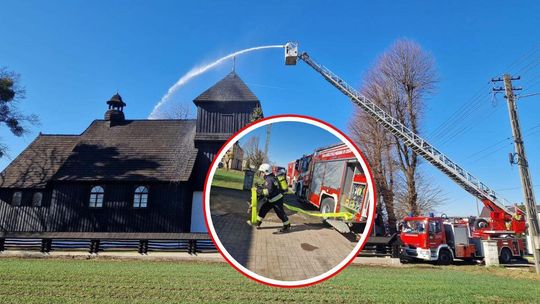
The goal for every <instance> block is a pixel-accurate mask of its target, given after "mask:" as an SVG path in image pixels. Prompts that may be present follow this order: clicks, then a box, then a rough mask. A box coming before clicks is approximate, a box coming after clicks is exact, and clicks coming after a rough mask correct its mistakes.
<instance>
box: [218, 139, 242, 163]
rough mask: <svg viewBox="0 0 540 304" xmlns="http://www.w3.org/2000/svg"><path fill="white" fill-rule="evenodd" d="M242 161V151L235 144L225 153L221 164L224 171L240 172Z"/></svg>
mask: <svg viewBox="0 0 540 304" xmlns="http://www.w3.org/2000/svg"><path fill="white" fill-rule="evenodd" d="M243 161H244V150H243V149H242V147H240V144H238V142H237V143H235V144H234V145H233V146H232V147H231V148H230V149H229V151H227V153H225V157H223V159H222V160H221V163H222V165H223V168H225V169H231V170H242V164H243Z"/></svg>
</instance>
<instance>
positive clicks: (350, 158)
mask: <svg viewBox="0 0 540 304" xmlns="http://www.w3.org/2000/svg"><path fill="white" fill-rule="evenodd" d="M294 164H295V168H294V170H295V171H296V172H298V174H297V180H296V184H295V186H294V190H295V194H296V195H297V197H298V198H299V199H300V200H302V201H306V202H308V203H310V204H312V205H313V206H315V207H317V208H319V210H320V211H321V213H334V212H349V213H351V214H352V215H353V216H352V221H351V223H349V224H353V223H365V221H366V219H367V216H368V209H369V204H368V199H369V196H368V188H367V180H366V176H365V175H364V172H363V171H362V167H361V166H360V163H359V162H358V160H357V159H356V156H355V155H354V153H353V152H352V151H351V149H349V147H348V146H347V145H346V144H344V143H340V144H336V145H332V146H329V147H324V148H319V149H317V150H315V152H314V153H313V154H310V155H304V156H303V157H302V158H300V159H298V160H296V161H295V162H294ZM344 230H345V229H344Z"/></svg>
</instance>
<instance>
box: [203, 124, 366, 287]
mask: <svg viewBox="0 0 540 304" xmlns="http://www.w3.org/2000/svg"><path fill="white" fill-rule="evenodd" d="M204 213H205V219H206V224H207V226H208V231H209V232H210V235H211V237H212V239H213V241H214V243H215V244H216V247H217V248H218V250H219V251H220V253H221V254H222V255H223V257H224V258H225V259H226V260H227V261H228V262H229V264H231V265H232V266H233V267H234V268H235V269H237V270H238V271H240V272H241V273H242V274H244V275H246V276H248V277H249V278H251V279H254V280H256V281H258V282H262V283H265V284H269V285H273V286H281V287H300V286H307V285H311V284H315V283H318V282H321V281H323V280H325V279H327V278H329V277H331V276H333V275H335V274H336V273H338V272H339V271H341V270H342V269H343V268H344V267H346V266H347V265H348V264H350V263H351V262H352V260H353V259H354V258H355V257H356V256H357V255H358V253H359V252H360V250H361V249H362V247H363V246H364V244H365V242H366V241H367V238H368V235H369V233H370V231H371V228H372V226H373V221H374V217H375V188H374V184H373V179H372V174H371V171H370V169H369V167H368V164H367V163H366V161H365V159H364V157H363V155H362V153H361V152H360V151H359V150H358V148H357V147H356V146H355V145H354V144H353V143H352V142H351V140H350V139H349V138H347V137H346V136H345V135H344V134H343V133H342V132H340V131H339V130H338V129H336V128H334V127H332V126H330V125H329V124H327V123H325V122H322V121H320V120H316V119H313V118H310V117H304V116H296V115H285V116H274V117H268V118H265V119H261V120H259V121H257V122H256V123H254V124H251V125H249V126H247V127H246V128H244V129H242V130H240V131H239V132H238V133H237V134H235V135H234V136H233V137H232V138H231V139H229V141H227V143H226V144H225V145H224V146H223V147H222V148H221V150H220V151H219V152H218V154H217V155H216V156H215V158H214V161H213V163H212V165H211V167H210V170H209V172H208V175H207V179H206V184H205V190H204Z"/></svg>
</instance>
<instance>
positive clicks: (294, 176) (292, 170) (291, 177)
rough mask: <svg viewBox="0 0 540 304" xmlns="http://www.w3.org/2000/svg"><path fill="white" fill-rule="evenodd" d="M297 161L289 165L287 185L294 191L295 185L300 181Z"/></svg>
mask: <svg viewBox="0 0 540 304" xmlns="http://www.w3.org/2000/svg"><path fill="white" fill-rule="evenodd" d="M296 163H297V161H296V160H295V161H292V162H290V163H288V164H287V185H289V188H292V189H293V191H294V185H295V184H296V181H297V180H298V171H297V170H296V168H297V166H298V165H297V164H296Z"/></svg>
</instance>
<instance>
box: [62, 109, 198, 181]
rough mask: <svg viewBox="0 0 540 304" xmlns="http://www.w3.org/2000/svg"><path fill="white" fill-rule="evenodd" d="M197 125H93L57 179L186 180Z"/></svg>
mask: <svg viewBox="0 0 540 304" xmlns="http://www.w3.org/2000/svg"><path fill="white" fill-rule="evenodd" d="M194 136H195V120H127V121H125V122H124V123H122V124H121V125H115V126H114V127H110V124H109V122H108V121H103V120H96V121H94V122H93V123H92V124H91V125H90V127H88V129H87V130H86V131H85V132H84V133H83V134H82V135H81V140H80V141H79V143H78V144H77V145H76V146H75V148H74V149H73V153H72V154H71V155H70V157H69V158H68V159H67V160H66V162H65V163H64V164H63V165H62V167H61V168H60V170H59V171H58V173H57V174H56V175H55V176H54V179H55V180H61V181H71V180H77V181H81V180H83V181H96V180H100V181H107V180H114V181H119V180H123V181H173V182H177V181H187V180H188V179H189V177H190V175H191V171H192V169H193V165H194V163H195V159H196V157H197V149H195V147H194V143H193V142H194Z"/></svg>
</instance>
